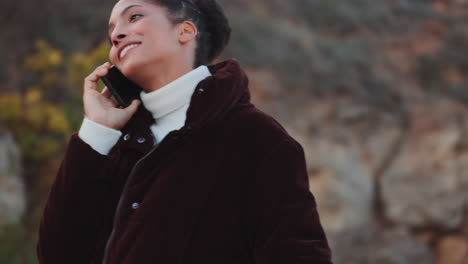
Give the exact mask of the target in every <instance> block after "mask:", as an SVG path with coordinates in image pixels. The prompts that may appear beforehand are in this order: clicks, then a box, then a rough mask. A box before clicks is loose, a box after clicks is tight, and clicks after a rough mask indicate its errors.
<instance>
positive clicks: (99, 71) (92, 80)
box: [84, 62, 111, 90]
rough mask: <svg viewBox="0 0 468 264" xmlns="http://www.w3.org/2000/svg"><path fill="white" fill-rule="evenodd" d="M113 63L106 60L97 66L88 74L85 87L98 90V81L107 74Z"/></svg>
mask: <svg viewBox="0 0 468 264" xmlns="http://www.w3.org/2000/svg"><path fill="white" fill-rule="evenodd" d="M110 66H111V64H110V63H109V62H106V63H104V64H102V65H101V66H99V67H97V68H96V69H95V70H94V71H93V72H92V73H90V74H89V75H88V76H86V78H85V80H84V89H92V90H97V81H98V80H99V78H101V77H102V76H104V75H106V74H107V72H108V70H109V68H110Z"/></svg>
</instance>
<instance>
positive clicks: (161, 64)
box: [37, 0, 332, 264]
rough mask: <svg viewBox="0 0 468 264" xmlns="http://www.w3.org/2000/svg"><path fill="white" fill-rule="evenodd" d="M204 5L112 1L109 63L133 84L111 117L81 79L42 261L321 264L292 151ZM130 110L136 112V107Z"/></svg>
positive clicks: (111, 104) (217, 18)
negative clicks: (77, 123) (134, 90)
mask: <svg viewBox="0 0 468 264" xmlns="http://www.w3.org/2000/svg"><path fill="white" fill-rule="evenodd" d="M230 32H231V29H230V27H229V24H228V21H227V19H226V17H225V15H224V12H223V9H222V8H221V6H220V5H219V4H218V3H217V2H216V1H215V0H192V1H190V0H120V1H118V2H117V3H116V4H115V6H114V8H113V9H112V13H111V16H110V19H109V32H108V34H109V40H110V41H111V44H112V47H111V49H110V51H109V60H110V61H111V62H112V64H114V65H115V66H116V67H117V68H118V69H120V71H121V72H122V73H123V74H124V75H125V77H127V78H128V79H130V80H132V81H133V82H135V83H137V84H138V85H139V86H141V87H142V88H143V90H142V91H141V93H140V98H141V100H134V101H133V102H132V104H130V105H129V106H128V107H126V108H121V107H120V106H119V105H118V104H117V103H116V102H115V101H113V100H112V99H111V93H110V92H109V90H108V89H107V88H105V89H104V90H103V91H102V92H98V91H97V81H98V80H99V79H100V78H101V77H103V76H104V75H106V74H107V72H108V70H109V67H110V63H105V64H103V65H101V66H99V67H97V68H96V70H95V71H94V72H92V73H91V74H90V75H89V76H87V77H86V78H85V80H84V89H83V90H84V91H83V105H84V112H85V118H84V120H83V124H82V126H81V128H80V130H79V131H78V132H77V133H76V132H75V133H73V134H72V135H71V137H70V141H69V143H68V146H67V151H66V153H65V157H64V159H63V161H62V163H61V166H60V168H59V171H58V175H57V178H56V179H55V182H54V184H53V186H52V189H51V191H50V193H49V197H48V199H47V203H46V207H45V209H44V213H43V216H42V219H41V222H40V228H39V240H38V243H37V253H38V258H39V263H43V264H63V263H67V264H74V263H76V264H85V263H95V264H98V263H103V264H116V263H121V264H146V263H148V264H149V263H165V264H171V263H178V264H190V263H193V264H198V263H204V264H219V263H223V264H239V263H242V264H249V263H250V264H260V263H261V264H267V263H268V264H275V263H278V264H279V263H288V264H289V263H291V264H292V263H295V264H299V263H315V264H330V263H332V262H331V251H330V248H329V246H328V241H327V238H326V236H325V233H324V230H323V228H322V225H321V223H320V219H319V214H318V211H317V204H316V201H315V198H314V196H313V194H312V193H311V192H310V190H309V182H308V176H307V168H306V163H305V157H304V150H303V148H302V146H301V145H300V144H299V143H298V142H297V141H296V140H295V139H294V138H292V137H291V136H290V135H289V134H288V132H287V131H286V130H285V129H284V128H283V127H282V126H281V125H280V124H279V123H278V122H277V121H276V120H275V119H274V118H273V117H271V116H269V115H268V114H266V113H264V112H262V111H261V110H259V109H257V108H256V107H255V105H253V104H252V103H251V102H250V91H249V88H248V78H247V75H246V73H245V72H244V71H243V70H242V68H241V67H240V64H239V62H238V61H237V60H236V59H229V60H226V61H222V62H219V63H217V64H213V65H208V64H209V63H211V62H212V61H213V60H214V59H215V58H216V57H217V56H218V55H219V54H220V53H221V52H222V51H223V49H224V48H225V46H226V45H227V44H228V42H229V36H230ZM140 102H141V103H140Z"/></svg>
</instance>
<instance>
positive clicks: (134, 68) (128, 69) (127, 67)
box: [119, 58, 141, 78]
mask: <svg viewBox="0 0 468 264" xmlns="http://www.w3.org/2000/svg"><path fill="white" fill-rule="evenodd" d="M128 59H130V58H128ZM140 66H141V64H140V63H135V62H133V61H131V60H128V61H123V63H122V64H121V65H120V67H119V70H120V71H121V72H122V73H123V75H125V76H126V77H127V78H131V77H132V76H134V75H135V74H136V73H137V72H138V68H139V67H140Z"/></svg>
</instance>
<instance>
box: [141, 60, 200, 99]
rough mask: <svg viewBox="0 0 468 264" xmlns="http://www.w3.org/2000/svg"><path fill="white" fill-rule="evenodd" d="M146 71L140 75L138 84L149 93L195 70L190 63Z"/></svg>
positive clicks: (163, 65) (156, 66)
mask: <svg viewBox="0 0 468 264" xmlns="http://www.w3.org/2000/svg"><path fill="white" fill-rule="evenodd" d="M145 69H146V71H145V72H141V74H139V75H140V76H139V78H138V79H139V81H138V84H139V85H140V86H141V87H142V88H143V89H144V90H145V92H147V93H150V92H152V91H156V90H158V89H159V88H161V87H163V86H165V85H167V84H168V83H171V82H172V81H174V80H176V79H178V78H179V77H180V76H182V75H184V74H186V73H188V72H190V71H191V70H193V68H192V65H190V64H189V63H170V64H164V63H163V64H159V65H155V66H154V67H145Z"/></svg>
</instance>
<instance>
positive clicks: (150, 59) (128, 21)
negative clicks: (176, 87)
mask: <svg viewBox="0 0 468 264" xmlns="http://www.w3.org/2000/svg"><path fill="white" fill-rule="evenodd" d="M108 34H109V38H110V41H111V44H112V46H111V49H110V51H109V59H110V61H111V62H112V64H114V65H116V66H117V67H118V68H119V69H120V70H121V71H122V72H123V73H124V74H125V75H127V76H132V75H134V74H135V73H137V72H138V71H139V69H140V70H141V69H143V68H142V67H144V66H145V65H152V64H155V63H156V64H160V65H167V64H165V63H167V62H170V61H172V60H173V58H174V57H175V56H177V54H178V51H179V48H180V44H179V40H178V34H177V27H176V26H175V25H173V24H172V23H171V22H170V21H169V19H168V17H167V11H166V9H165V8H163V7H160V6H157V5H155V4H152V3H149V2H146V1H143V0H120V1H118V2H117V3H116V4H115V6H114V8H113V9H112V12H111V16H110V18H109V33H108Z"/></svg>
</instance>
